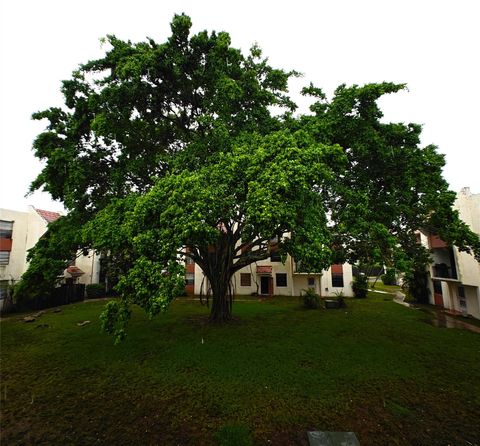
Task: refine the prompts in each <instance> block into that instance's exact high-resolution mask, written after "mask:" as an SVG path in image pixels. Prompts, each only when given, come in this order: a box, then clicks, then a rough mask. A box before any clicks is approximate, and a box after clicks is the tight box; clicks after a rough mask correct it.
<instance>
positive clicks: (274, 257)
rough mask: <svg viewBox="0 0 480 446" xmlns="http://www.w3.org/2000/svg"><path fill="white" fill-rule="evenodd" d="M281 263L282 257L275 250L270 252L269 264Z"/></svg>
mask: <svg viewBox="0 0 480 446" xmlns="http://www.w3.org/2000/svg"><path fill="white" fill-rule="evenodd" d="M281 261H282V256H281V255H280V252H278V251H277V250H274V251H271V252H270V262H281Z"/></svg>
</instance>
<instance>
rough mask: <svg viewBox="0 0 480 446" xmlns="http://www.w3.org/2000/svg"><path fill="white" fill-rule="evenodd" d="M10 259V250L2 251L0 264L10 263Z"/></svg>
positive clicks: (0, 252)
mask: <svg viewBox="0 0 480 446" xmlns="http://www.w3.org/2000/svg"><path fill="white" fill-rule="evenodd" d="M9 261H10V251H0V265H8V262H9Z"/></svg>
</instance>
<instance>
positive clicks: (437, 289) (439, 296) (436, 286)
mask: <svg viewBox="0 0 480 446" xmlns="http://www.w3.org/2000/svg"><path fill="white" fill-rule="evenodd" d="M433 300H434V301H435V305H437V306H439V307H443V306H444V304H443V292H442V282H441V281H440V280H434V281H433Z"/></svg>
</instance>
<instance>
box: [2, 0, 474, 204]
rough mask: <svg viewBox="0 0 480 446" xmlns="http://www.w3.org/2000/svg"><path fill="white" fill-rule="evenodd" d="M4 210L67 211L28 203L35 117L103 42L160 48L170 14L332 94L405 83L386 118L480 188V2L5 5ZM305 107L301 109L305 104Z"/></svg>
mask: <svg viewBox="0 0 480 446" xmlns="http://www.w3.org/2000/svg"><path fill="white" fill-rule="evenodd" d="M0 4H1V9H0V45H1V46H0V126H1V127H0V128H1V131H0V150H1V155H0V207H3V208H10V209H18V210H24V209H25V208H26V205H27V204H33V205H34V206H36V207H39V208H45V209H49V210H61V209H62V206H61V204H60V203H55V202H52V201H51V199H50V197H49V195H48V194H45V193H35V194H34V195H33V196H29V197H27V198H25V197H24V195H25V193H26V192H27V190H28V186H29V184H30V182H31V181H32V180H33V179H34V178H35V177H36V176H37V174H38V173H39V172H40V170H41V164H40V162H39V161H38V160H37V159H36V158H35V157H34V156H33V152H32V151H31V145H32V141H33V139H34V138H35V136H36V135H37V134H38V133H40V132H41V131H42V130H43V129H44V126H45V124H42V123H39V122H34V121H32V120H31V119H30V116H31V114H32V113H33V112H35V111H38V110H43V109H45V108H48V107H51V106H61V105H62V104H63V102H62V96H61V94H60V81H61V80H62V79H67V78H69V77H70V74H71V72H72V71H73V70H74V69H75V68H76V67H77V66H78V65H79V64H80V63H84V62H86V61H87V60H90V59H94V58H97V57H100V56H101V55H102V54H103V52H102V49H101V47H100V43H99V38H100V37H102V36H105V35H106V34H115V35H116V36H117V37H119V38H123V39H130V40H132V41H140V40H144V39H145V37H146V36H150V37H153V38H154V39H155V40H156V41H157V42H162V41H164V40H165V38H166V37H167V36H168V35H169V24H170V21H171V19H172V17H173V14H174V13H175V12H177V13H181V12H185V13H186V14H188V15H190V17H191V18H192V21H193V31H194V32H197V31H200V30H203V29H207V30H209V31H212V30H216V31H227V32H229V33H230V35H231V37H232V42H233V45H234V46H236V47H240V48H242V49H243V50H244V51H247V50H248V49H249V48H250V46H251V45H252V43H254V42H258V44H259V45H260V47H261V48H262V49H263V52H264V55H265V56H268V57H269V59H270V63H271V64H272V65H273V66H275V67H278V68H284V69H296V70H298V71H301V72H302V73H304V77H303V79H300V80H296V81H295V82H294V83H292V95H293V97H294V98H296V92H297V91H299V90H300V88H301V87H302V86H303V85H306V84H308V83H309V82H310V81H312V82H313V83H314V84H316V85H317V86H319V87H321V88H323V89H324V91H325V92H326V93H327V94H328V95H331V94H332V92H333V90H334V88H335V87H336V86H338V85H339V84H341V83H347V84H353V83H356V84H363V83H367V82H381V81H392V82H399V83H400V82H402V83H403V82H405V83H407V84H408V88H409V91H408V92H402V93H399V94H396V95H393V96H392V95H391V96H389V97H388V98H386V99H382V101H381V105H382V108H383V110H384V113H385V119H386V120H389V121H402V122H417V123H420V124H422V125H423V138H422V143H423V144H424V145H426V144H430V143H434V144H436V145H438V146H439V149H440V152H441V153H444V154H445V155H446V160H447V165H446V168H445V170H444V176H445V178H446V179H447V181H448V182H449V183H450V185H451V188H452V189H453V190H455V191H458V190H459V189H460V188H461V187H463V186H470V187H471V189H472V192H480V162H479V161H480V143H479V139H478V138H477V132H478V130H479V128H480V123H479V114H478V107H479V104H480V58H479V56H480V52H479V44H480V2H479V1H477V0H471V1H468V0H455V1H427V0H415V1H412V0H402V1H393V0H391V1H388V0H379V1H373V0H362V1H359V0H343V1H342V0H329V1H322V0H318V1H315V2H314V1H304V0H297V1H295V2H285V1H275V2H273V1H271V2H267V1H263V2H262V1H260V0H257V1H250V0H243V1H241V2H231V1H230V2H229V1H226V0H223V1H213V0H210V1H206V0H203V1H200V0H197V1H195V0H192V1H186V0H184V1H170V2H167V1H161V0H151V1H149V0H136V1H128V2H127V1H123V0H116V1H112V0H95V1H92V0H82V1H68V0H42V1H35V0H30V1H28V0H15V1H14V0H9V1H7V0H0ZM298 103H299V104H300V105H305V102H302V100H298Z"/></svg>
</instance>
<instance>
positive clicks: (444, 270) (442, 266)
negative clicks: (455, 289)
mask: <svg viewBox="0 0 480 446" xmlns="http://www.w3.org/2000/svg"><path fill="white" fill-rule="evenodd" d="M433 276H434V277H439V278H441V279H458V277H457V271H456V270H455V268H452V267H451V266H449V265H447V264H446V263H435V265H433Z"/></svg>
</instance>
